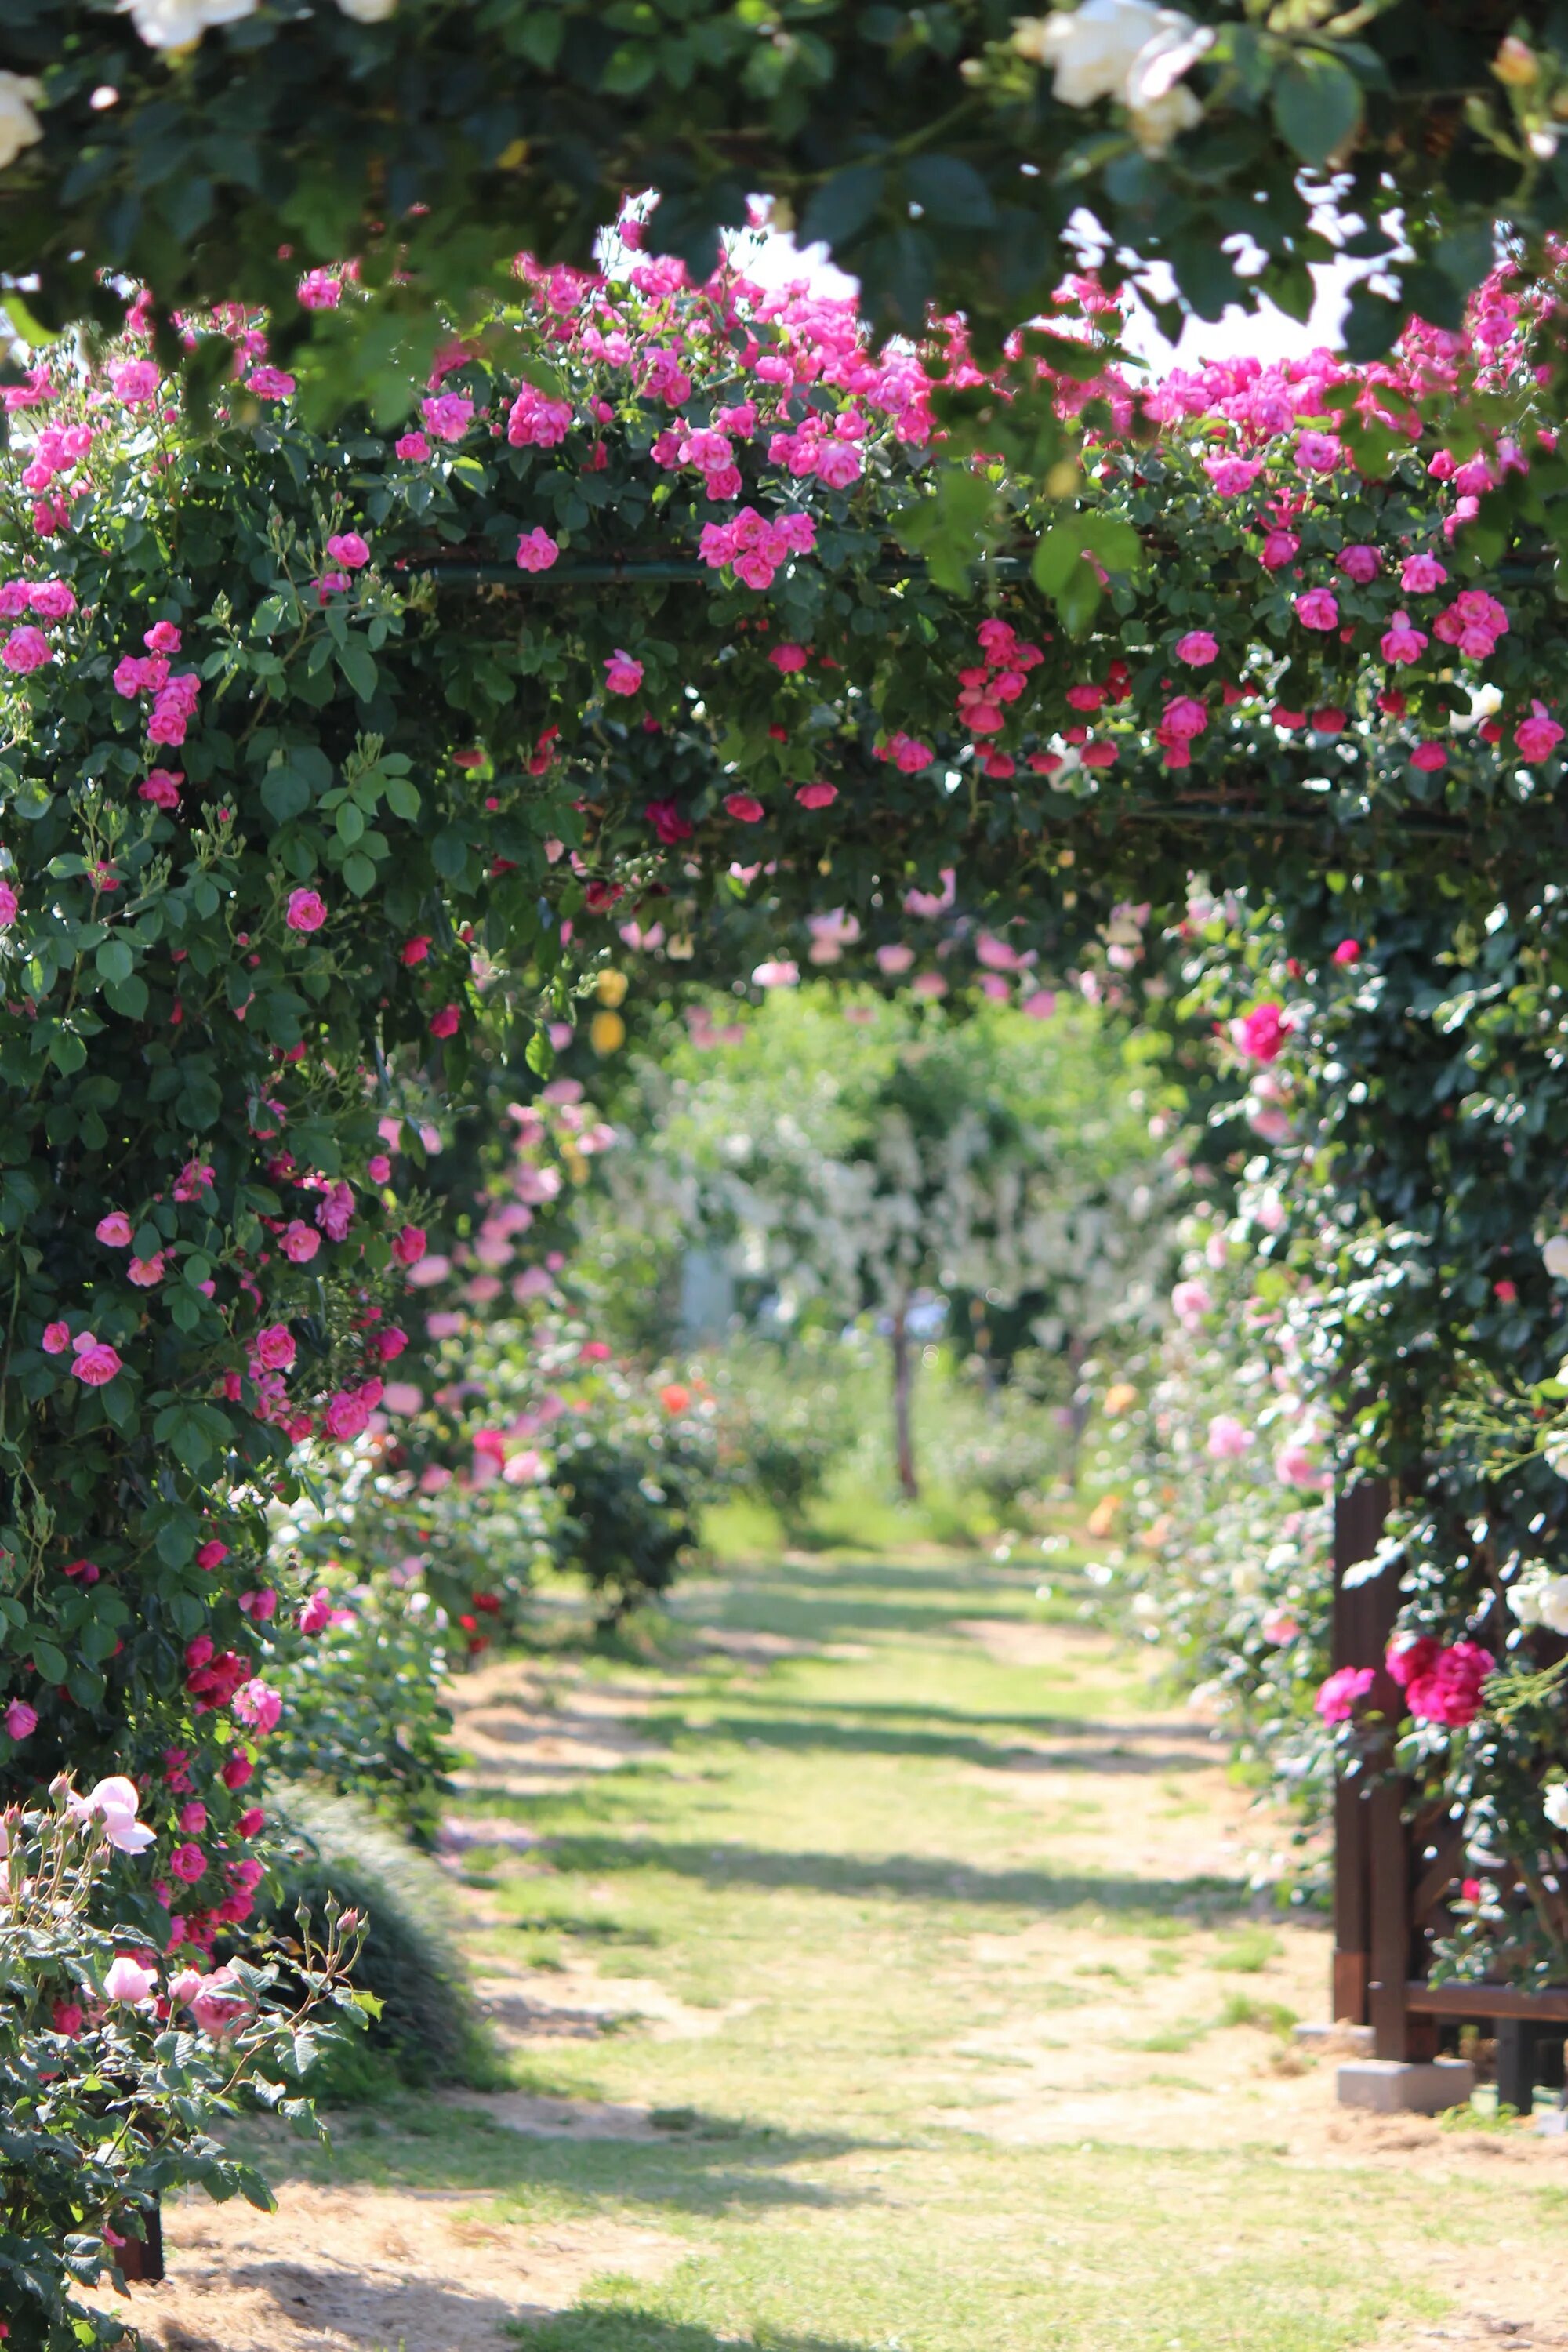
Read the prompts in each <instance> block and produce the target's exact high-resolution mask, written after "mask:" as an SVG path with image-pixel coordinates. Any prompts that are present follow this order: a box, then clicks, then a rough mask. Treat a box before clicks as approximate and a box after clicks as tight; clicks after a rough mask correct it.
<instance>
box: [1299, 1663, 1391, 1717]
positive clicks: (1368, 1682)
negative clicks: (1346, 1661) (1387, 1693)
mask: <svg viewBox="0 0 1568 2352" xmlns="http://www.w3.org/2000/svg"><path fill="white" fill-rule="evenodd" d="M1376 1680H1377V1672H1376V1669H1375V1668H1374V1667H1373V1666H1342V1667H1341V1668H1340V1670H1339V1672H1338V1673H1337V1674H1333V1675H1330V1676H1329V1678H1328V1680H1327V1682H1325V1683H1324V1684H1323V1685H1322V1687H1321V1690H1320V1691H1319V1693H1318V1696H1317V1697H1316V1699H1315V1700H1314V1701H1313V1705H1314V1706H1316V1708H1317V1710H1318V1713H1319V1714H1320V1715H1321V1717H1322V1718H1323V1721H1324V1722H1325V1723H1348V1722H1349V1721H1350V1719H1351V1717H1352V1713H1353V1712H1354V1709H1355V1704H1356V1701H1357V1700H1358V1699H1363V1698H1364V1697H1365V1696H1366V1695H1367V1693H1368V1691H1370V1690H1371V1688H1372V1686H1373V1683H1374V1682H1376Z"/></svg>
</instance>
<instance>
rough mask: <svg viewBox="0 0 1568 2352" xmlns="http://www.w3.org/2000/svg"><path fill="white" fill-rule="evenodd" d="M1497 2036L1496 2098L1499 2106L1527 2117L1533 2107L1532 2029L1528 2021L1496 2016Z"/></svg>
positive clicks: (1533, 2042) (1533, 2062)
mask: <svg viewBox="0 0 1568 2352" xmlns="http://www.w3.org/2000/svg"><path fill="white" fill-rule="evenodd" d="M1492 2032H1494V2033H1495V2034H1496V2035H1497V2095H1498V2105H1499V2106H1510V2107H1511V2108H1512V2109H1513V2111H1514V2113H1515V2115H1519V2116H1527V2115H1529V2113H1530V2111H1531V2108H1532V2107H1533V2106H1534V2105H1535V2028H1534V2026H1533V2025H1531V2022H1530V2021H1529V2019H1528V2018H1523V2017H1500V2018H1497V2019H1495V2020H1494V2021H1493V2024H1492Z"/></svg>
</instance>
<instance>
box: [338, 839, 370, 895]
mask: <svg viewBox="0 0 1568 2352" xmlns="http://www.w3.org/2000/svg"><path fill="white" fill-rule="evenodd" d="M343 881H344V883H345V885H346V887H348V888H349V889H351V890H352V891H353V894H354V897H355V898H364V897H365V896H366V895H367V894H368V893H369V892H370V891H372V890H374V887H375V866H374V863H373V861H372V860H371V859H370V858H368V857H367V856H365V854H364V852H363V849H356V850H354V851H353V855H352V856H348V857H345V858H344V860H343Z"/></svg>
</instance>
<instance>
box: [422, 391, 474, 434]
mask: <svg viewBox="0 0 1568 2352" xmlns="http://www.w3.org/2000/svg"><path fill="white" fill-rule="evenodd" d="M419 413H420V415H422V416H423V417H424V419H425V422H426V425H428V426H429V428H430V430H431V432H432V433H433V434H434V435H435V436H436V438H437V441H460V440H461V439H462V437H463V436H464V434H465V433H466V432H467V431H468V426H469V425H471V424H472V422H473V416H474V404H473V402H472V401H471V400H465V399H464V398H463V395H462V394H461V393H459V392H438V393H437V394H435V396H434V398H433V399H430V400H426V401H422V402H421V403H420V407H419Z"/></svg>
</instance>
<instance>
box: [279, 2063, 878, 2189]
mask: <svg viewBox="0 0 1568 2352" xmlns="http://www.w3.org/2000/svg"><path fill="white" fill-rule="evenodd" d="M527 2087H528V2088H529V2089H530V2090H531V2091H534V2092H538V2093H541V2094H542V2095H547V2096H548V2095H559V2094H562V2093H566V2094H567V2095H570V2093H569V2092H567V2086H566V2085H565V2084H558V2083H552V2082H550V2081H549V2080H548V2078H547V2077H544V2076H541V2078H540V2080H539V2081H537V2082H533V2083H530V2084H528V2086H527ZM661 2120H665V2121H666V2127H665V2128H663V2129H661V2130H659V2131H658V2134H657V2137H653V2138H616V2137H603V2138H590V2137H585V2136H578V2135H575V2134H572V2133H561V2134H559V2135H549V2134H545V2133H536V2132H528V2131H516V2130H513V2129H511V2128H510V2126H508V2125H506V2124H505V2123H503V2122H501V2121H500V2118H499V2116H494V2115H490V2114H487V2113H486V2112H485V2110H484V2107H483V2105H482V2101H481V2099H480V2097H479V2095H478V2094H472V2095H469V2094H465V2095H463V2097H462V2098H461V2100H460V2101H459V2100H458V2099H453V2100H452V2101H450V2102H447V2101H445V2100H443V2101H441V2102H439V2103H437V2102H436V2101H434V2100H430V2099H427V2098H420V2097H417V2096H415V2095H409V2094H403V2095H398V2096H397V2097H395V2098H391V2099H388V2100H386V2101H384V2103H381V2104H379V2105H376V2106H374V2107H364V2108H345V2109H340V2110H338V2111H336V2112H335V2113H333V2114H331V2115H329V2116H327V2117H326V2121H327V2123H328V2126H329V2127H330V2130H331V2147H330V2148H327V2149H323V2148H321V2147H317V2146H315V2145H314V2144H313V2143H310V2142H305V2141H301V2140H300V2139H299V2138H296V2137H284V2136H283V2134H282V2133H281V2132H280V2131H279V2129H278V2127H277V2126H273V2125H272V2124H270V2123H269V2122H260V2121H257V2122H249V2123H247V2124H246V2125H244V2126H240V2128H239V2130H238V2132H237V2133H236V2134H235V2135H233V2136H232V2142H233V2146H234V2147H235V2149H236V2152H242V2153H244V2154H245V2155H246V2156H247V2157H248V2158H250V2159H251V2160H252V2161H254V2162H255V2163H257V2165H258V2168H259V2169H260V2170H261V2171H262V2172H263V2173H264V2174H265V2175H266V2177H267V2178H268V2179H269V2180H271V2181H273V2182H274V2183H277V2182H278V2181H280V2180H287V2179H305V2180H310V2181H315V2182H317V2183H319V2184H321V2185H331V2186H334V2187H339V2186H350V2185H359V2186H365V2187H372V2188H380V2189H423V2190H445V2191H447V2192H452V2191H457V2192H459V2193H461V2194H463V2195H465V2196H484V2197H501V2198H516V2199H517V2200H519V2203H520V2205H521V2209H522V2217H523V2218H526V2213H527V2208H528V2204H529V2201H530V2200H531V2198H533V2197H534V2196H536V2195H537V2196H539V2197H541V2198H542V2200H544V2201H545V2202H546V2204H547V2205H548V2206H549V2209H550V2210H552V2211H554V2210H559V2204H560V2199H561V2196H562V2194H563V2193H564V2194H565V2195H567V2196H568V2197H570V2198H573V2199H577V2200H583V2201H584V2202H587V2203H597V2202H600V2201H602V2202H604V2203H605V2204H606V2205H610V2206H613V2207H614V2208H615V2209H616V2210H617V2211H618V2212H623V2213H624V2212H626V2211H627V2210H630V2209H633V2208H639V2209H641V2211H642V2213H643V2214H644V2215H645V2216H647V2217H648V2218H657V2216H658V2214H659V2213H660V2212H667V2213H668V2212H670V2211H672V2210H673V2211H679V2212H685V2213H691V2214H699V2215H712V2214H715V2213H722V2212H725V2211H735V2210H769V2209H778V2208H783V2207H790V2206H793V2207H805V2208H826V2207H829V2206H837V2205H844V2204H847V2203H852V2202H856V2201H858V2200H857V2199H856V2198H855V2197H853V2196H847V2195H846V2194H845V2192H844V2191H843V2190H841V2189H826V2188H822V2187H819V2186H817V2185H816V2184H815V2183H814V2182H811V2181H806V2180H800V2179H795V2178H793V2177H792V2171H791V2168H792V2167H794V2166H796V2165H802V2164H824V2163H828V2162H830V2161H832V2160H833V2159H834V2158H837V2157H841V2156H847V2155H850V2154H853V2153H855V2152H856V2151H858V2150H860V2149H863V2148H866V2147H873V2146H875V2147H886V2146H889V2145H891V2144H892V2143H890V2142H888V2141H885V2140H880V2139H878V2140H870V2139H860V2138H856V2137H851V2136H850V2135H848V2134H847V2133H842V2132H812V2133H796V2132H790V2131H784V2130H781V2129H777V2128H775V2127H774V2126H771V2125H766V2124H758V2123H756V2122H753V2121H752V2120H751V2119H749V2118H747V2117H744V2116H722V2115H714V2114H709V2113H707V2112H705V2111H704V2110H702V2109H700V2108H692V2107H680V2108H673V2109H670V2110H668V2116H667V2118H661Z"/></svg>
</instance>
